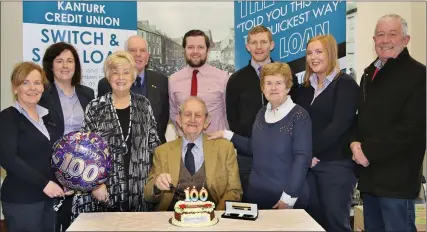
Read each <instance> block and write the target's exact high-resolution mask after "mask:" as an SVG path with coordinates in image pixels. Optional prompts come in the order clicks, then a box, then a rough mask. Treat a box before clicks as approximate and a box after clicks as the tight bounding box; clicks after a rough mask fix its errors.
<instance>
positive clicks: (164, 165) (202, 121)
mask: <svg viewBox="0 0 427 232" xmlns="http://www.w3.org/2000/svg"><path fill="white" fill-rule="evenodd" d="M209 121H210V118H209V115H208V111H207V107H206V104H205V102H204V101H203V100H201V99H200V98H197V97H190V98H188V99H187V100H186V101H184V103H183V104H182V105H181V107H180V112H179V114H178V116H177V124H178V126H179V127H180V128H181V129H182V131H183V134H184V136H183V137H180V138H178V139H176V140H174V141H171V142H168V143H165V144H163V145H161V146H159V147H157V149H156V150H155V152H154V159H153V168H152V169H151V172H150V176H149V178H148V182H147V184H146V186H145V190H146V191H144V197H145V200H147V201H152V202H159V204H158V206H157V210H159V211H165V210H170V211H171V210H173V208H174V205H175V203H176V202H177V201H179V200H184V199H185V194H184V190H185V189H186V188H187V187H190V188H192V187H193V186H195V187H196V189H197V190H199V191H200V189H201V188H205V189H206V190H207V191H208V196H209V197H208V200H210V201H213V202H214V203H215V205H216V210H224V209H225V201H227V200H230V201H240V200H241V194H242V187H241V184H240V178H239V169H238V166H237V159H236V153H235V150H234V147H233V144H232V143H231V142H229V141H227V140H225V139H219V140H212V141H208V140H206V135H204V134H203V131H204V130H205V129H206V128H207V127H208V126H209ZM171 184H172V185H171ZM171 186H174V187H175V188H172V189H171V188H170V187H171Z"/></svg>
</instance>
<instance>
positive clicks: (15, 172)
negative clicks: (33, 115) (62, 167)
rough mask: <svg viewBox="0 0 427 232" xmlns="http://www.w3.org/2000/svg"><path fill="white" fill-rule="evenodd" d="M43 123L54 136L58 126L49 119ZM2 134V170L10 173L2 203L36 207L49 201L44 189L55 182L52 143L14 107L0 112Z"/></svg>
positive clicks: (5, 181) (3, 190) (0, 154)
mask: <svg viewBox="0 0 427 232" xmlns="http://www.w3.org/2000/svg"><path fill="white" fill-rule="evenodd" d="M43 121H44V123H45V126H46V128H47V130H48V131H49V134H50V136H53V135H52V132H53V131H54V130H52V129H53V128H52V126H53V125H54V124H53V123H52V122H51V121H50V120H49V117H48V116H45V117H43ZM0 131H1V133H0V166H2V167H3V168H4V169H5V170H6V172H7V176H6V178H5V180H4V182H3V186H2V188H1V200H2V201H4V202H13V203H33V202H38V201H43V200H47V199H49V197H48V196H47V195H46V194H44V193H43V189H44V188H45V187H46V185H47V183H48V182H49V181H50V180H52V181H53V180H54V177H53V174H52V171H51V168H50V159H51V156H52V143H51V142H50V141H49V139H47V138H46V136H44V135H43V133H41V132H40V131H39V130H38V129H37V128H36V127H35V126H34V125H33V124H32V123H31V122H30V121H29V120H28V119H27V118H26V117H25V116H24V115H23V114H21V113H19V111H18V110H17V109H16V108H14V107H9V108H7V109H5V110H3V111H2V112H0Z"/></svg>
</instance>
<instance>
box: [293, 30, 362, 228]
mask: <svg viewBox="0 0 427 232" xmlns="http://www.w3.org/2000/svg"><path fill="white" fill-rule="evenodd" d="M337 56H338V52H337V43H336V41H335V39H334V37H333V36H331V35H321V36H317V37H313V38H312V39H311V40H310V41H309V42H308V43H307V54H306V72H305V77H304V84H303V87H302V88H300V89H299V93H298V98H297V99H295V100H296V103H297V104H299V105H300V106H302V107H304V108H305V109H306V110H307V111H308V113H309V114H310V118H311V121H312V136H313V159H312V167H311V169H310V171H309V173H308V177H307V179H308V183H309V188H310V198H309V204H308V208H307V211H308V212H309V213H310V215H311V216H312V217H313V218H314V219H315V220H316V221H317V222H318V223H319V224H320V225H321V226H322V227H323V228H325V229H326V231H351V227H350V207H351V200H352V198H351V197H352V193H353V190H354V185H355V183H356V177H355V175H354V168H355V163H354V162H353V160H352V156H351V152H350V149H349V132H350V128H351V127H352V125H353V123H354V121H355V119H356V112H357V102H358V96H359V86H358V85H357V83H356V81H355V80H354V79H353V78H352V77H351V76H349V75H347V74H345V73H342V72H341V71H340V69H339V64H338V58H337Z"/></svg>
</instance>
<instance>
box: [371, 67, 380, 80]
mask: <svg viewBox="0 0 427 232" xmlns="http://www.w3.org/2000/svg"><path fill="white" fill-rule="evenodd" d="M378 71H380V69H379V68H375V71H374V75H372V80H374V78H375V76H376V75H377V73H378Z"/></svg>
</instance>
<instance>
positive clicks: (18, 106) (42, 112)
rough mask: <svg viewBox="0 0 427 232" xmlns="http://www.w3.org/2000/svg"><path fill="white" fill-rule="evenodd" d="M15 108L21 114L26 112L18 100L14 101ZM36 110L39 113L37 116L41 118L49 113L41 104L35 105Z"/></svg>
mask: <svg viewBox="0 0 427 232" xmlns="http://www.w3.org/2000/svg"><path fill="white" fill-rule="evenodd" d="M15 108H16V109H17V110H18V111H19V112H20V113H21V114H27V115H28V112H27V111H26V110H25V109H24V108H23V107H22V106H21V104H20V103H19V101H15ZM36 112H37V114H38V115H39V118H43V117H44V116H46V115H47V114H49V110H48V109H46V108H44V107H43V106H40V105H36Z"/></svg>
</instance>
